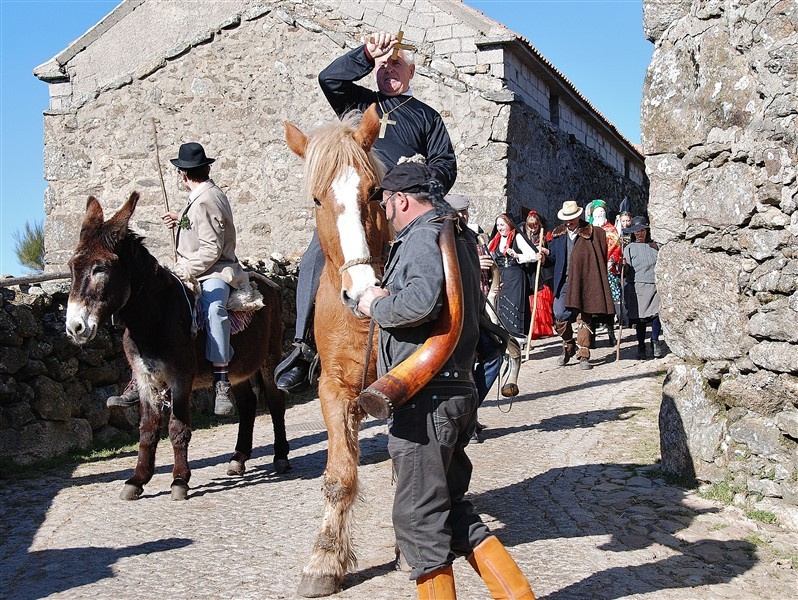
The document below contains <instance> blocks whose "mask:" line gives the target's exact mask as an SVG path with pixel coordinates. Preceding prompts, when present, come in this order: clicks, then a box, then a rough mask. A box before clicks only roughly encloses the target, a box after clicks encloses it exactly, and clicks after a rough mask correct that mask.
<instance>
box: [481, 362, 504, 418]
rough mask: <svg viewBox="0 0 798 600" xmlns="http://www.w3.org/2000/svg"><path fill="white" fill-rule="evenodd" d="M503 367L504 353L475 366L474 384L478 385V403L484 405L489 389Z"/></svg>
mask: <svg viewBox="0 0 798 600" xmlns="http://www.w3.org/2000/svg"><path fill="white" fill-rule="evenodd" d="M501 367H502V355H501V354H499V355H498V356H496V358H492V359H490V360H486V361H485V362H480V363H477V366H475V367H474V385H475V386H476V387H477V401H478V403H477V405H478V406H482V402H483V401H484V400H485V398H486V397H487V395H488V391H489V390H490V388H491V387H493V383H494V382H495V381H496V379H497V378H498V377H499V371H501Z"/></svg>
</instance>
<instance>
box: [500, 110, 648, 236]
mask: <svg viewBox="0 0 798 600" xmlns="http://www.w3.org/2000/svg"><path fill="white" fill-rule="evenodd" d="M508 130H509V132H510V134H509V153H510V155H511V156H510V160H509V161H508V162H509V169H508V175H507V180H508V198H509V201H508V209H509V210H510V212H511V214H513V215H521V213H522V211H521V207H522V206H523V207H526V208H532V209H534V210H536V211H538V212H539V213H540V214H541V215H542V216H543V217H545V218H546V222H547V224H548V225H549V226H550V227H554V226H556V225H557V224H559V221H558V220H557V211H558V210H559V209H560V208H561V207H562V202H563V201H564V200H567V199H579V201H580V204H584V203H585V202H583V200H588V199H593V198H603V199H604V200H606V201H607V207H608V209H609V212H610V213H612V212H613V211H617V210H618V208H619V205H620V203H621V201H622V200H623V199H624V198H627V199H628V200H629V203H630V210H631V211H632V212H633V213H634V214H644V213H645V212H646V210H647V206H648V194H647V191H648V190H647V187H644V186H641V185H638V184H635V183H634V182H633V181H632V180H630V179H628V178H625V177H619V175H618V172H617V171H616V170H615V169H613V168H612V167H611V166H610V165H609V164H608V163H606V162H604V161H603V160H598V157H597V155H596V153H595V152H594V151H593V150H591V149H590V148H588V147H587V146H584V145H583V144H580V143H578V142H577V141H576V140H575V139H574V137H573V135H572V134H569V133H566V132H565V131H563V130H561V129H559V128H558V127H554V126H552V124H551V123H549V122H548V121H547V120H545V119H543V118H541V117H540V115H538V113H537V112H535V111H533V110H532V109H530V108H529V107H528V106H527V105H526V104H522V103H516V104H513V105H512V108H511V114H510V119H509V126H508ZM585 165H589V168H587V169H585V168H584V167H585ZM610 216H611V218H612V215H610Z"/></svg>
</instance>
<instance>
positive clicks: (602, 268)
mask: <svg viewBox="0 0 798 600" xmlns="http://www.w3.org/2000/svg"><path fill="white" fill-rule="evenodd" d="M582 212H583V210H582V208H581V207H580V206H578V205H577V204H576V202H574V201H573V200H566V201H565V202H563V205H562V208H561V209H560V211H559V212H558V213H557V218H559V219H560V220H561V221H564V223H563V224H562V225H560V226H559V227H557V228H556V229H554V231H552V232H551V243H550V244H549V248H548V253H549V256H548V257H547V258H546V265H547V266H548V265H551V264H553V265H554V289H553V290H552V291H553V293H554V329H555V330H556V331H557V333H558V334H559V335H560V337H561V338H562V344H563V347H562V354H561V355H560V356H559V357H558V358H557V364H558V365H560V366H561V367H562V366H565V364H566V363H567V362H568V360H569V359H570V358H571V357H572V356H574V355H576V358H577V359H578V360H579V366H580V368H582V369H592V368H593V366H592V365H591V364H590V337H591V325H592V317H593V315H611V314H614V313H615V305H614V304H613V301H612V292H611V291H610V284H609V281H608V279H607V235H606V234H605V232H604V230H603V229H602V228H601V227H594V226H593V225H591V224H590V223H588V222H587V221H584V220H583V219H581V216H582ZM542 252H543V253H544V254H545V253H546V249H545V248H543V249H542ZM574 322H576V326H577V331H576V341H574V331H573V327H572V323H574Z"/></svg>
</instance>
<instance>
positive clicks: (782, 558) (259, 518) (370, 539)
mask: <svg viewBox="0 0 798 600" xmlns="http://www.w3.org/2000/svg"><path fill="white" fill-rule="evenodd" d="M632 337H633V336H632V335H631V334H630V335H627V337H626V341H625V344H624V349H623V353H622V357H621V360H620V361H619V362H615V361H614V350H613V349H611V348H608V347H606V336H600V338H599V348H598V349H597V350H596V351H594V355H593V356H594V362H595V363H596V366H595V368H594V369H593V370H592V371H582V370H580V369H579V366H578V364H575V363H571V364H569V365H567V366H566V367H564V368H558V367H557V366H556V365H555V360H556V356H557V355H558V354H559V344H558V343H557V342H556V341H555V340H554V339H549V340H541V341H539V342H536V343H535V346H534V348H533V352H532V359H531V360H530V361H529V362H526V363H524V365H523V366H522V369H521V378H520V388H521V395H520V396H519V397H518V398H516V399H515V401H514V402H513V403H512V406H511V405H510V404H509V403H508V402H507V401H506V400H504V399H502V400H501V401H499V402H497V400H496V394H495V390H494V392H492V394H491V395H490V396H489V398H488V400H487V401H486V403H485V405H483V407H482V408H481V409H480V414H479V420H480V421H481V422H482V423H484V424H485V425H486V426H487V428H486V429H485V431H484V438H485V441H484V443H482V444H473V445H471V446H469V455H470V457H471V459H472V461H473V463H474V476H473V481H472V486H471V494H472V499H473V501H474V503H475V505H476V507H477V509H478V510H479V512H480V513H481V514H482V515H483V518H484V519H485V521H486V522H487V523H488V525H489V526H490V527H491V528H492V529H493V531H494V532H495V533H496V534H497V535H498V536H499V538H500V539H501V540H502V541H503V543H504V544H505V545H506V546H507V548H508V549H509V551H510V553H511V554H512V555H513V556H514V557H515V559H516V560H517V562H518V563H519V565H520V566H521V568H522V570H523V571H524V572H525V573H526V574H527V576H528V578H529V580H530V583H531V585H532V589H533V590H534V591H535V594H536V596H537V597H538V598H546V599H549V600H554V599H557V600H560V599H563V600H564V599H569V598H652V599H653V598H656V599H675V598H679V599H682V598H690V599H692V598H718V599H720V598H723V599H738V598H752V599H753V598H773V599H784V598H791V597H792V598H794V597H796V596H797V595H798V571H796V569H795V568H794V563H795V562H798V558H796V555H797V554H798V532H797V531H795V530H792V531H791V530H789V529H787V528H783V527H781V526H779V525H778V524H776V525H767V524H763V523H761V522H758V521H754V520H752V519H750V518H748V517H746V516H745V515H744V513H743V511H741V510H740V509H738V508H734V507H728V506H724V505H722V504H720V503H717V502H714V501H710V500H706V499H703V498H702V497H700V496H699V495H698V494H697V493H696V492H695V491H688V490H684V489H681V488H678V487H675V486H671V485H668V484H666V482H665V481H664V480H663V479H662V478H661V477H660V475H659V471H658V464H657V460H658V457H659V438H658V432H657V414H658V410H659V403H660V397H661V391H660V390H661V383H662V379H663V378H664V376H665V372H666V370H667V365H668V364H669V362H670V361H671V360H672V357H671V356H666V357H665V358H664V359H660V360H656V361H655V360H647V361H637V360H634V357H635V348H634V346H633V341H632ZM286 420H287V424H288V436H289V442H290V443H291V454H290V460H291V464H292V467H293V470H292V471H291V473H289V474H288V475H287V476H278V475H276V474H275V473H274V470H273V468H272V465H271V461H272V449H271V442H272V428H271V423H270V419H269V416H268V415H263V416H260V417H258V421H257V423H256V432H255V434H256V435H255V446H256V449H255V453H254V457H253V459H252V460H251V461H250V462H249V464H248V471H247V473H246V474H245V475H244V476H243V477H241V478H234V477H228V476H227V475H226V474H225V471H226V463H227V460H228V459H229V457H230V456H231V454H232V449H233V446H234V441H235V429H236V425H235V424H225V425H222V426H218V427H215V428H212V429H205V430H199V431H196V432H195V433H194V437H193V439H192V442H191V448H190V457H191V464H192V467H193V469H194V470H193V476H192V480H191V491H190V495H189V500H188V501H187V502H172V501H171V500H170V499H169V484H170V482H171V460H172V453H171V448H170V447H169V443H168V441H162V442H161V445H160V453H159V455H158V463H157V474H156V476H155V477H154V478H153V480H152V481H151V482H150V484H149V485H148V486H147V487H146V488H145V492H144V495H143V497H142V498H141V499H140V500H138V501H136V502H123V501H121V500H119V499H118V494H119V491H120V490H121V488H122V484H123V481H124V480H125V479H126V478H127V477H129V476H130V474H131V473H132V470H133V467H134V464H135V455H134V454H133V453H128V454H126V455H124V456H120V457H117V458H113V459H108V460H102V461H97V462H92V463H87V464H82V465H80V466H78V467H76V468H74V469H73V470H71V471H59V472H57V473H53V474H49V475H46V476H43V477H39V478H36V479H23V480H19V481H3V483H2V490H1V491H0V501H1V503H2V508H1V509H0V514H2V521H1V522H2V525H0V531H1V532H2V539H1V540H0V542H1V544H2V545H1V546H0V558H1V559H2V574H1V575H0V597H2V598H9V599H14V600H22V599H28V598H43V597H48V598H70V599H72V598H95V599H96V598H116V599H127V598H131V599H132V598H142V597H143V598H148V597H150V598H155V597H168V598H266V599H276V598H294V597H295V590H296V587H297V584H298V583H299V578H300V572H301V569H302V566H303V564H304V563H305V561H306V560H307V558H308V556H309V553H310V548H311V544H312V541H313V539H314V537H315V534H316V531H317V529H318V526H319V524H320V521H321V516H322V496H321V491H320V488H321V479H320V477H321V474H322V471H323V469H324V463H325V460H326V434H325V431H324V426H323V422H322V417H321V411H320V407H319V404H318V402H316V401H312V402H305V403H302V404H298V405H295V406H291V407H289V410H288V413H287V415H286ZM386 444H387V437H386V427H385V422H384V421H375V420H372V419H369V420H367V421H366V422H365V423H364V424H363V429H362V432H361V447H362V467H361V469H360V475H361V482H362V500H361V501H360V502H359V503H358V506H357V513H356V515H357V516H356V521H357V529H356V544H357V548H358V558H359V566H358V568H357V570H356V571H355V572H353V573H350V574H349V575H348V576H347V578H346V580H345V583H344V589H343V591H342V592H341V593H340V594H338V595H337V596H336V597H337V598H341V599H344V598H367V599H369V600H379V599H386V600H388V599H390V600H395V599H399V598H408V599H410V598H415V586H414V584H413V583H412V582H410V581H409V580H408V579H407V573H404V572H399V571H395V570H393V559H394V554H393V546H394V540H393V531H392V527H391V503H392V498H393V489H392V487H391V467H390V461H389V459H388V453H387V449H386ZM455 580H456V584H457V589H458V595H459V598H461V599H482V598H487V597H488V595H487V589H486V587H485V586H484V584H483V583H482V581H481V580H480V579H479V578H478V577H477V576H476V574H475V573H474V572H473V571H472V570H471V568H470V566H469V565H468V563H467V562H466V561H465V560H462V559H460V560H458V561H457V562H456V563H455Z"/></svg>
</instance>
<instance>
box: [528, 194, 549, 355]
mask: <svg viewBox="0 0 798 600" xmlns="http://www.w3.org/2000/svg"><path fill="white" fill-rule="evenodd" d="M541 231H542V232H543V242H542V244H541V241H540V240H541V235H540V234H541ZM524 234H525V235H526V238H527V239H528V240H529V243H530V244H531V245H532V249H533V250H534V251H535V252H538V253H540V247H539V246H541V245H542V246H543V247H544V248H545V247H546V245H547V244H548V243H549V241H551V232H550V231H546V224H545V222H544V221H543V217H541V216H540V215H539V214H538V212H537V211H535V210H530V211H529V213H527V215H526V225H525V226H524ZM535 271H536V269H529V270H528V271H527V283H528V284H529V314H530V325H529V326H530V327H531V328H532V336H531V338H532V339H533V340H538V339H540V338H544V337H549V336H552V335H554V311H553V308H552V307H553V305H554V294H553V293H552V291H551V288H552V285H553V284H554V268H553V267H550V266H549V267H544V266H542V265H541V268H540V280H539V281H538V287H537V305H536V304H535V291H536V290H535Z"/></svg>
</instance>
